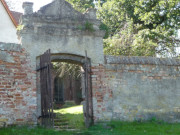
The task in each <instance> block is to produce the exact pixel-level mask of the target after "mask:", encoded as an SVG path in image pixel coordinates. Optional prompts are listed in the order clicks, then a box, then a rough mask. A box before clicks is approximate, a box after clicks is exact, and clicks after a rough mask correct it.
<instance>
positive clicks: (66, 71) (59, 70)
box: [53, 62, 81, 79]
mask: <svg viewBox="0 0 180 135" xmlns="http://www.w3.org/2000/svg"><path fill="white" fill-rule="evenodd" d="M53 68H54V70H55V71H56V74H57V75H58V76H59V77H61V78H63V77H65V76H67V75H69V76H72V77H73V78H75V79H78V78H79V77H81V69H80V66H79V65H77V64H71V63H66V62H53Z"/></svg>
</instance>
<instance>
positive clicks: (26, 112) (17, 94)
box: [0, 43, 37, 124]
mask: <svg viewBox="0 0 180 135" xmlns="http://www.w3.org/2000/svg"><path fill="white" fill-rule="evenodd" d="M0 54H1V58H0V121H4V122H6V123H7V124H16V123H27V124H28V123H29V122H30V123H32V122H33V123H34V122H36V115H35V113H36V106H37V103H36V72H35V71H32V70H31V68H30V66H29V65H28V64H29V61H28V56H27V54H26V52H25V50H24V49H22V48H21V46H20V45H16V44H4V43H0Z"/></svg>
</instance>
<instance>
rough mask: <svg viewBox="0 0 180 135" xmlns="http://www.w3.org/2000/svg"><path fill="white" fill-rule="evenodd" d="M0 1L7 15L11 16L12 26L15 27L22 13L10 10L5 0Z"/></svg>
mask: <svg viewBox="0 0 180 135" xmlns="http://www.w3.org/2000/svg"><path fill="white" fill-rule="evenodd" d="M0 1H1V3H2V5H3V6H4V8H5V9H6V12H7V13H8V15H9V17H10V18H11V20H12V22H13V24H14V26H15V27H17V26H18V24H19V19H20V16H21V15H22V13H19V12H15V11H10V10H9V7H8V5H7V3H6V2H5V0H0Z"/></svg>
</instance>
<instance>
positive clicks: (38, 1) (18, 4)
mask: <svg viewBox="0 0 180 135" xmlns="http://www.w3.org/2000/svg"><path fill="white" fill-rule="evenodd" d="M5 1H6V2H7V3H11V5H10V8H11V10H14V11H18V12H23V9H22V3H23V2H33V3H34V5H33V9H34V11H37V10H39V9H40V7H42V6H44V5H46V4H48V3H50V2H52V0H5Z"/></svg>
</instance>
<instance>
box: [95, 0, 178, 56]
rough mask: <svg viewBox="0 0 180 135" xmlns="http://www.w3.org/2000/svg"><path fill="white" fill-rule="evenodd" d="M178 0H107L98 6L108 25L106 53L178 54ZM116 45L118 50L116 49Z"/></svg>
mask: <svg viewBox="0 0 180 135" xmlns="http://www.w3.org/2000/svg"><path fill="white" fill-rule="evenodd" d="M178 3H179V0H168V1H167V0H108V1H107V2H106V3H104V4H103V6H102V7H100V8H99V10H98V17H99V19H100V20H101V21H102V22H103V23H104V24H105V25H106V26H108V28H109V38H108V39H106V40H104V43H105V44H104V47H105V49H104V52H105V54H112V55H127V56H129V55H137V56H156V55H157V54H159V55H161V56H176V55H177V54H176V52H175V47H178V46H180V40H179V39H178V38H177V29H179V28H180V23H179V22H180V18H179V16H180V4H178ZM114 49H115V50H114Z"/></svg>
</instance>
